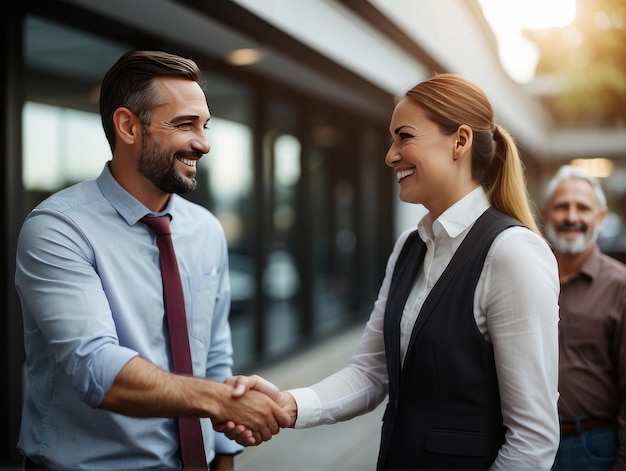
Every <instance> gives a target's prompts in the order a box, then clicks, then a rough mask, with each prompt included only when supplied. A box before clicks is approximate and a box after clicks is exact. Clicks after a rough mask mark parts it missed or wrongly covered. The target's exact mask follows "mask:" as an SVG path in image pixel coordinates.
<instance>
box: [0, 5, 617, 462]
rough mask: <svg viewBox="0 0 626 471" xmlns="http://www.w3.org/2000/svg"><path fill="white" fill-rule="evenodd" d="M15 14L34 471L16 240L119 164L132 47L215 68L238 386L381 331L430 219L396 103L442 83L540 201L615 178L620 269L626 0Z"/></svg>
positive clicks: (8, 401)
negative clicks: (403, 180)
mask: <svg viewBox="0 0 626 471" xmlns="http://www.w3.org/2000/svg"><path fill="white" fill-rule="evenodd" d="M0 11H1V12H2V19H1V20H0V21H2V44H1V47H2V56H1V57H2V59H1V60H2V70H3V74H2V82H1V84H2V92H3V93H2V98H1V100H2V103H1V104H2V109H3V126H2V131H1V140H2V164H1V165H0V168H1V172H2V182H3V185H2V188H3V191H2V205H3V209H4V212H3V218H4V223H3V225H4V228H5V231H3V233H2V236H1V237H2V239H1V240H2V248H1V250H0V256H1V257H2V262H3V263H2V264H1V266H2V267H3V270H4V277H3V278H2V279H3V280H4V281H3V282H2V293H1V296H0V299H2V303H3V306H2V308H3V309H2V310H3V312H4V313H5V314H4V316H2V318H1V319H2V320H1V322H2V325H1V327H2V328H0V345H1V350H0V352H1V353H0V368H2V371H3V377H4V387H3V388H1V389H0V466H11V465H15V464H16V463H18V461H17V455H16V451H15V443H16V441H17V433H18V430H19V420H20V404H21V397H22V391H23V381H22V364H23V346H22V338H21V337H22V330H21V329H22V325H21V316H20V310H19V305H18V302H17V297H16V294H15V290H14V286H13V276H14V271H15V258H14V257H15V243H16V239H17V234H18V231H19V228H20V226H21V222H22V220H23V218H24V216H25V215H26V214H27V213H28V211H29V210H30V209H32V208H33V207H34V206H35V205H36V204H37V203H38V202H40V201H41V200H42V199H43V198H45V197H46V196H47V195H49V194H50V193H52V192H55V191H57V190H59V189H61V188H63V187H66V186H68V185H70V184H73V183H75V182H77V181H80V180H83V179H85V178H91V177H95V176H97V175H98V174H99V173H100V171H101V169H102V167H103V165H104V164H105V162H106V161H107V160H108V159H109V158H110V151H109V149H108V145H107V142H106V140H105V138H104V133H103V132H102V129H101V124H100V117H99V114H98V94H99V83H100V80H101V78H102V76H103V74H104V73H105V72H106V70H107V69H108V68H109V67H110V66H111V65H112V64H113V63H114V62H115V61H116V60H117V58H118V57H119V56H120V55H121V54H122V53H124V52H125V51H127V50H131V49H159V50H165V51H168V52H172V53H176V54H181V55H184V56H188V57H191V58H193V59H194V60H195V61H196V62H197V63H198V64H199V65H200V66H201V68H202V69H203V73H204V79H205V88H206V92H207V96H208V102H209V107H210V110H211V113H212V116H213V117H212V119H211V122H210V130H209V131H208V137H209V140H210V142H211V153H210V154H209V155H208V156H206V157H205V158H203V159H202V160H201V165H200V166H199V183H200V184H199V187H198V189H197V190H196V191H195V192H194V193H193V194H192V195H191V196H190V198H191V199H193V200H194V201H196V202H198V203H200V204H202V205H204V206H206V207H207V208H209V209H210V210H211V211H212V212H213V213H215V214H216V216H217V217H218V218H219V219H220V221H221V222H222V224H223V225H224V228H225V231H226V234H227V238H228V243H229V250H230V257H231V259H230V260H231V280H232V286H233V307H232V313H231V322H232V329H233V343H234V349H235V371H236V372H237V373H247V372H251V371H258V370H260V369H264V368H275V367H277V366H278V365H283V363H279V362H280V361H281V360H285V359H287V358H291V357H293V356H295V355H300V354H303V353H305V352H307V351H313V350H311V349H314V348H319V346H320V345H322V344H321V343H320V342H322V341H327V340H328V339H332V338H333V337H337V336H339V335H343V334H344V333H346V332H352V329H354V328H355V327H357V326H360V325H362V324H363V323H364V322H365V320H366V319H367V316H368V314H369V311H370V309H371V306H372V303H373V301H374V299H375V298H376V294H377V290H378V286H379V283H380V282H381V280H382V276H383V271H384V266H385V262H386V259H387V256H388V254H389V252H390V250H391V247H392V244H393V242H394V240H395V238H396V236H397V235H398V233H399V232H400V231H402V230H403V229H405V228H408V227H412V226H415V225H416V224H417V221H418V219H419V217H420V216H421V215H422V214H423V212H424V209H423V208H422V207H420V206H416V205H412V206H411V205H406V204H404V203H401V202H399V200H398V198H397V196H396V192H397V188H396V186H397V185H396V184H395V176H394V175H393V174H392V172H391V170H390V169H388V168H387V167H386V166H385V165H384V161H383V159H384V156H385V153H386V150H387V147H388V144H389V136H388V131H387V128H388V122H389V118H390V116H391V112H392V109H393V103H394V98H395V97H396V96H398V95H402V94H403V93H404V92H405V91H406V90H407V89H408V88H410V87H411V86H413V85H414V84H415V83H417V82H419V81H421V80H424V79H427V78H428V77H430V76H431V75H432V74H433V73H436V72H454V73H458V74H461V75H464V76H466V77H468V78H470V79H471V80H473V81H474V82H476V83H477V84H478V85H479V86H480V87H481V88H483V90H485V92H486V93H487V95H488V96H489V98H490V100H491V102H492V104H493V106H494V108H495V111H496V119H497V121H498V123H499V124H501V125H503V126H504V127H505V128H507V129H508V130H509V131H510V132H511V133H512V134H513V136H514V137H515V138H516V140H517V141H518V143H519V145H520V148H521V151H522V158H523V160H524V164H525V167H526V171H527V178H528V188H529V192H530V195H531V197H532V198H533V200H534V201H535V203H536V204H537V206H540V204H541V192H542V190H543V188H544V186H545V184H546V183H547V181H548V180H549V178H550V177H551V176H552V175H553V173H554V172H555V171H556V169H557V168H558V167H559V166H560V165H562V164H564V163H572V164H574V165H581V166H585V167H586V168H588V169H589V170H590V171H591V172H593V173H594V174H595V175H597V176H598V177H600V178H601V181H602V185H603V187H604V189H605V191H606V193H607V197H608V200H609V205H610V211H611V214H610V216H609V218H608V219H607V222H606V224H605V225H604V227H603V230H602V234H601V239H600V242H601V246H602V249H603V250H604V251H605V252H607V253H610V254H612V255H613V256H615V257H616V258H620V259H622V260H624V253H625V252H626V235H625V231H626V224H625V220H626V24H625V22H626V1H625V0H550V1H543V0H521V1H519V0H296V1H294V0H107V1H100V0H8V1H7V2H3V3H2V5H1V6H0ZM337 358H340V359H341V360H342V361H343V357H342V356H339V357H337ZM333 368H334V366H333ZM281 369H282V370H284V369H283V368H281ZM287 373H289V371H287ZM301 378H302V380H303V381H305V382H306V381H307V380H308V379H309V378H307V377H301ZM310 379H317V378H312V377H311V378H310ZM300 384H302V383H300Z"/></svg>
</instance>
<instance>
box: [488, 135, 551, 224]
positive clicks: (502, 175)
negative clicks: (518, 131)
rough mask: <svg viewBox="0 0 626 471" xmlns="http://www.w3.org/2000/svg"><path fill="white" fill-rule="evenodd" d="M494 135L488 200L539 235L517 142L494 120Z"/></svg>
mask: <svg viewBox="0 0 626 471" xmlns="http://www.w3.org/2000/svg"><path fill="white" fill-rule="evenodd" d="M493 139H494V141H495V144H496V148H495V157H494V159H493V163H492V172H491V178H490V179H489V180H490V184H489V187H488V188H487V192H488V194H489V199H490V200H491V204H492V205H493V206H494V207H496V208H497V209H499V210H500V211H502V212H503V213H505V214H508V215H509V216H512V217H514V218H515V219H517V220H519V221H520V222H522V223H524V224H525V225H526V226H527V227H528V228H529V229H531V230H532V231H534V232H536V233H537V234H539V235H541V232H540V230H539V228H538V227H537V223H536V221H535V218H534V216H533V213H532V211H531V209H530V198H529V196H528V190H527V187H526V177H525V168H524V164H523V163H522V160H521V159H520V156H519V152H518V150H517V145H516V144H515V141H514V140H513V137H512V136H511V135H510V134H509V133H508V131H507V130H506V129H504V128H503V127H501V126H498V125H497V124H496V125H495V129H494V132H493Z"/></svg>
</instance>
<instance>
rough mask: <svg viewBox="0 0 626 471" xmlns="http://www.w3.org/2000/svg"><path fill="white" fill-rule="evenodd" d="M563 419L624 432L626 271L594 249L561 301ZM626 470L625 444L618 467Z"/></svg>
mask: <svg viewBox="0 0 626 471" xmlns="http://www.w3.org/2000/svg"><path fill="white" fill-rule="evenodd" d="M559 305H560V322H559V392H560V398H559V414H560V415H561V417H563V418H573V417H578V416H582V417H594V418H607V419H612V420H616V421H617V423H618V425H619V426H620V427H621V428H622V432H621V433H622V434H624V431H623V430H624V428H626V265H624V264H622V263H621V262H619V261H617V260H615V259H613V258H611V257H609V256H608V255H605V254H603V253H601V252H600V249H599V248H598V247H597V246H595V247H594V249H593V250H592V251H591V253H590V254H589V256H588V257H587V259H586V260H585V262H584V263H583V265H582V267H581V270H580V271H579V272H578V274H576V276H575V277H574V278H572V279H570V280H569V281H567V282H566V283H563V284H561V294H560V296H559ZM616 466H617V467H621V468H625V467H626V443H624V442H623V441H622V443H621V444H620V450H619V454H618V460H617V462H616Z"/></svg>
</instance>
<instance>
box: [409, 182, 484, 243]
mask: <svg viewBox="0 0 626 471" xmlns="http://www.w3.org/2000/svg"><path fill="white" fill-rule="evenodd" d="M490 206H491V205H490V204H489V198H488V197H487V193H486V192H485V190H484V188H483V187H482V186H478V187H476V188H474V189H473V190H472V191H471V192H469V193H468V194H467V195H465V196H464V197H463V198H461V199H460V200H459V201H457V202H456V203H454V204H453V205H452V206H450V207H449V208H448V209H447V210H445V211H444V212H443V214H442V215H441V216H439V217H438V218H437V219H436V220H435V221H432V218H431V215H430V213H428V214H427V215H426V216H424V218H422V220H421V221H420V222H419V224H418V230H419V232H420V235H422V234H423V235H426V234H427V233H430V234H435V235H436V234H440V233H441V232H442V231H445V232H446V233H447V234H448V237H450V238H455V237H457V236H458V235H459V234H461V233H462V232H463V231H464V230H466V229H467V228H468V227H469V226H471V225H472V224H473V223H474V222H475V221H476V219H478V218H479V217H480V215H481V214H482V213H484V212H485V211H486V210H487V209H488V208H489V207H490Z"/></svg>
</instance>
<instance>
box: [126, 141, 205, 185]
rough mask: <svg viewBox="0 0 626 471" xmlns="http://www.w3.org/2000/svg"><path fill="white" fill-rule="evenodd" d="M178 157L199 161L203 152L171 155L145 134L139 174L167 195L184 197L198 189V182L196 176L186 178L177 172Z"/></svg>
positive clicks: (181, 152)
mask: <svg viewBox="0 0 626 471" xmlns="http://www.w3.org/2000/svg"><path fill="white" fill-rule="evenodd" d="M177 157H183V158H185V157H188V158H193V159H199V158H200V157H202V153H201V152H194V151H189V152H183V151H179V152H176V153H175V154H174V158H173V159H172V158H171V156H170V154H168V153H167V152H165V151H163V149H162V148H161V147H160V146H159V144H158V143H157V142H155V141H153V140H152V139H151V138H150V135H149V134H147V133H144V139H143V145H142V149H141V155H140V156H139V163H138V167H139V172H140V173H141V174H142V175H143V176H144V177H146V178H147V179H148V180H150V181H151V182H152V183H154V184H155V185H156V186H157V187H158V188H159V189H161V190H163V191H164V192H166V193H178V194H180V195H184V194H186V193H189V192H191V191H193V190H195V189H196V186H197V185H198V181H197V180H196V177H195V175H194V176H193V177H192V178H184V177H183V176H181V175H180V174H178V173H177V172H176V167H175V165H176V160H177Z"/></svg>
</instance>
